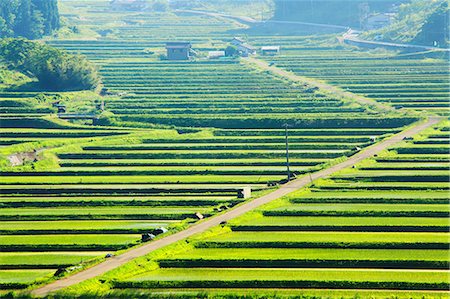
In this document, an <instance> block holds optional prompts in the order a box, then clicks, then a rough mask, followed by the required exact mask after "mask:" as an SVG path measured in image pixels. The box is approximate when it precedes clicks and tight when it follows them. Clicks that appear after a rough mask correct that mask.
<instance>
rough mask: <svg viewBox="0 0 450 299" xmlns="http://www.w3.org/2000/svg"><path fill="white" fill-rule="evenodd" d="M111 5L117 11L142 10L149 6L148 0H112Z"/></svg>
mask: <svg viewBox="0 0 450 299" xmlns="http://www.w3.org/2000/svg"><path fill="white" fill-rule="evenodd" d="M110 6H111V9H112V10H116V11H142V10H144V9H146V8H148V2H147V1H146V0H111V2H110Z"/></svg>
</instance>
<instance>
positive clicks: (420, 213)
mask: <svg viewBox="0 0 450 299" xmlns="http://www.w3.org/2000/svg"><path fill="white" fill-rule="evenodd" d="M263 215H264V216H337V217H339V216H342V217H366V216H368V217H430V218H431V217H432V218H434V217H449V216H450V214H449V212H446V211H290V210H284V211H263Z"/></svg>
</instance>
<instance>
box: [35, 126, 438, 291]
mask: <svg viewBox="0 0 450 299" xmlns="http://www.w3.org/2000/svg"><path fill="white" fill-rule="evenodd" d="M439 120H440V118H430V119H428V120H427V121H426V122H423V123H420V124H418V125H416V126H414V127H412V128H409V129H407V130H405V131H403V132H401V133H399V134H397V135H395V136H393V137H391V138H389V139H386V140H384V141H382V142H380V143H377V144H374V145H373V146H371V147H368V148H367V149H365V150H363V151H362V152H360V153H358V154H356V155H354V156H352V157H350V158H349V159H348V160H346V161H344V162H341V163H339V164H336V165H334V166H331V167H329V168H327V169H323V170H321V171H318V172H315V173H312V174H311V179H312V180H317V179H320V178H324V177H327V176H329V175H331V174H332V173H334V172H336V171H339V170H342V169H344V168H347V167H350V166H352V165H354V164H356V163H358V162H360V161H361V160H364V159H366V158H369V157H372V156H373V155H375V154H376V153H378V152H380V151H382V150H385V149H387V148H389V147H391V146H392V145H394V144H396V143H398V142H400V141H402V140H403V138H404V137H409V136H412V135H415V134H417V133H419V132H421V131H422V130H425V129H427V128H429V127H430V126H432V125H434V124H436V123H438V122H439ZM309 183H310V176H308V175H306V176H303V177H300V178H298V179H296V180H293V181H291V182H290V183H287V184H285V185H283V186H282V187H280V188H279V189H277V190H275V191H274V192H271V193H269V194H267V195H264V196H262V197H260V198H257V199H255V200H253V201H249V202H247V203H244V204H242V205H239V206H237V207H236V208H234V209H232V210H229V211H228V212H226V213H224V214H221V215H218V216H215V217H212V218H209V219H206V220H204V221H202V222H199V223H197V224H195V225H193V226H191V227H189V228H188V229H186V230H183V231H180V232H178V233H176V234H173V235H170V236H167V237H165V238H162V239H159V240H157V241H154V242H150V243H147V244H145V245H143V246H141V247H137V248H135V249H131V250H130V251H128V252H126V253H124V254H122V255H119V256H116V257H113V258H111V259H108V260H106V261H104V262H102V263H100V264H98V265H96V266H94V267H92V268H89V269H86V270H84V271H82V272H79V273H76V274H74V275H72V276H69V277H67V278H64V279H61V280H58V281H55V282H53V283H51V284H49V285H46V286H44V287H41V288H39V289H36V290H34V291H33V295H35V296H45V295H47V294H48V293H50V292H54V291H57V290H60V289H62V288H65V287H69V286H72V285H74V284H77V283H80V282H82V281H84V280H87V279H91V278H94V277H96V276H99V275H102V274H104V273H106V272H108V271H110V270H112V269H114V268H117V267H119V266H122V265H124V264H125V263H127V262H129V261H131V260H133V259H135V258H138V257H141V256H143V255H146V254H148V253H150V252H152V251H154V250H157V249H160V248H162V247H164V246H167V245H170V244H172V243H175V242H177V241H181V240H183V239H185V238H188V237H190V236H192V235H195V234H198V233H202V232H204V231H206V230H208V229H210V228H212V227H214V226H217V225H219V224H220V223H221V222H222V221H229V220H231V219H233V218H236V217H238V216H241V215H242V214H245V213H247V212H249V211H252V210H254V209H256V208H258V207H260V206H262V205H264V204H267V203H269V202H271V201H273V200H276V199H278V198H280V197H282V196H284V195H287V194H289V193H291V192H293V191H296V190H298V189H300V188H303V187H305V186H307V185H308V184H309Z"/></svg>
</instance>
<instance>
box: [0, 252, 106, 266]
mask: <svg viewBox="0 0 450 299" xmlns="http://www.w3.org/2000/svg"><path fill="white" fill-rule="evenodd" d="M106 253H107V252H102V251H99V252H2V253H0V267H2V265H13V266H17V267H18V268H20V266H22V265H32V266H46V265H50V266H54V265H74V264H79V263H81V262H85V261H87V260H91V259H93V258H96V257H103V256H105V254H106Z"/></svg>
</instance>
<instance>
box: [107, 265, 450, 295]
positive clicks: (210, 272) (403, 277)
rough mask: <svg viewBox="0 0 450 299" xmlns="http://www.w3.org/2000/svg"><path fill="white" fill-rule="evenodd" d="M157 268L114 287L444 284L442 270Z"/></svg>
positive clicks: (432, 286)
mask: <svg viewBox="0 0 450 299" xmlns="http://www.w3.org/2000/svg"><path fill="white" fill-rule="evenodd" d="M186 270H187V269H170V268H168V269H161V270H157V271H155V272H154V273H153V274H146V275H142V276H140V277H136V278H134V279H132V280H128V281H123V282H120V281H119V282H115V283H114V286H115V287H117V288H139V287H142V288H164V287H166V288H170V287H173V288H186V287H194V288H195V287H202V288H230V287H238V288H239V287H250V288H251V287H257V288H261V287H262V288H270V287H278V288H316V287H320V288H370V289H383V288H385V289H392V288H394V289H396V288H401V289H422V290H423V289H440V290H444V289H446V288H448V282H447V281H448V273H446V272H414V271H404V272H402V271H395V272H394V271H386V270H385V271H382V270H380V271H367V270H351V271H349V270H348V269H346V270H327V271H323V270H322V271H321V270H313V269H296V270H277V269H244V270H243V269H221V270H215V269H208V268H206V269H189V270H188V271H189V276H190V279H189V280H186V279H185V278H186V276H185V275H186Z"/></svg>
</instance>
